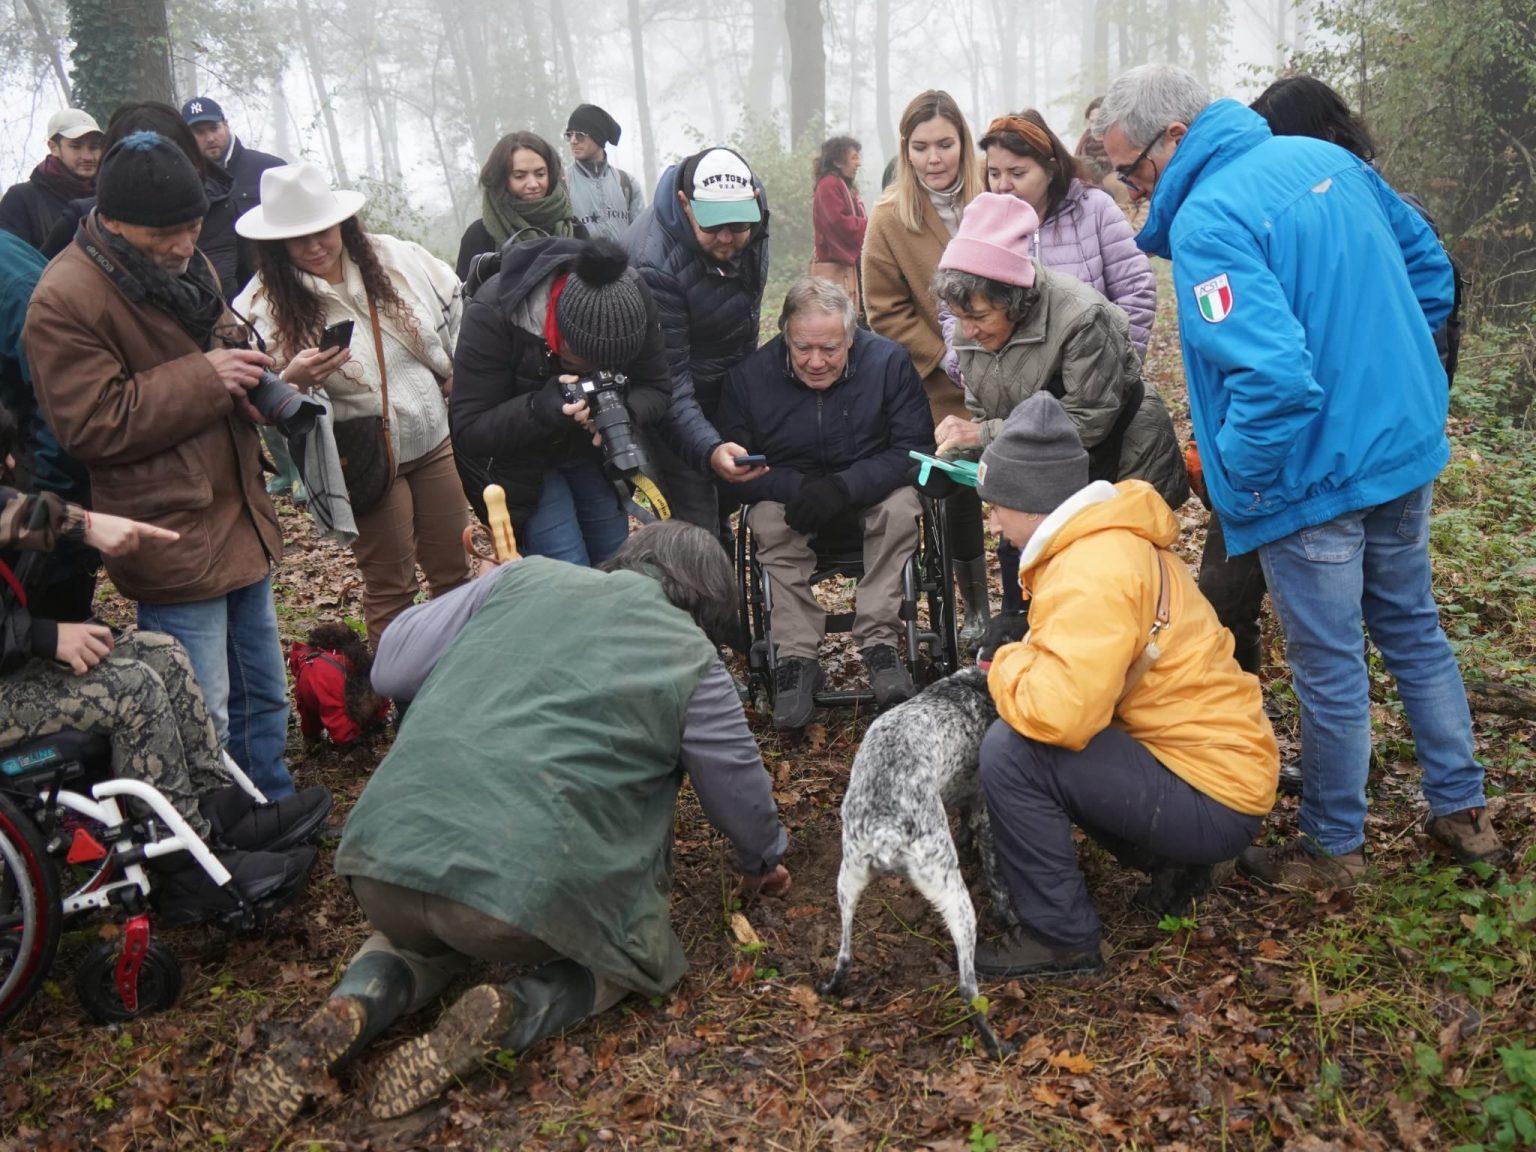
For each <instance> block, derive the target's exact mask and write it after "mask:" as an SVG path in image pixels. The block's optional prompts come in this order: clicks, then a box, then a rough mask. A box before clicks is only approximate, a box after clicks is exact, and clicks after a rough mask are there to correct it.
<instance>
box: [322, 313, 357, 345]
mask: <svg viewBox="0 0 1536 1152" xmlns="http://www.w3.org/2000/svg"><path fill="white" fill-rule="evenodd" d="M351 343H352V321H351V320H339V321H337V322H336V323H335V324H332V325H331V326H330V327H329V328H327V329H326V330H325V331H324V332H322V333H320V351H322V352H334V351H335V350H336V349H338V348H346V347H348V346H349V345H350V344H351Z"/></svg>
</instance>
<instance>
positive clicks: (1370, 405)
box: [1137, 100, 1455, 556]
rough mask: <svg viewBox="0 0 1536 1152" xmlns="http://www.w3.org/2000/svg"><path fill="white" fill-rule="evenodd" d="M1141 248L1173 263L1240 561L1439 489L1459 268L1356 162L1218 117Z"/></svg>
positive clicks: (1185, 149)
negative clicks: (1441, 346) (1449, 321)
mask: <svg viewBox="0 0 1536 1152" xmlns="http://www.w3.org/2000/svg"><path fill="white" fill-rule="evenodd" d="M1137 243H1138V244H1139V245H1140V246H1141V248H1142V249H1143V250H1144V251H1145V252H1147V253H1149V254H1151V255H1154V256H1162V257H1165V258H1171V259H1172V260H1173V282H1174V290H1175V299H1177V300H1178V304H1179V335H1180V337H1181V339H1182V341H1183V346H1184V372H1185V375H1186V378H1187V380H1188V386H1189V402H1190V409H1191V412H1192V415H1193V419H1194V426H1195V436H1196V439H1197V441H1198V442H1199V445H1200V457H1201V462H1202V465H1203V467H1204V471H1205V482H1206V486H1207V488H1208V489H1209V491H1210V496H1211V501H1212V503H1213V504H1214V505H1215V506H1216V511H1217V513H1218V514H1219V515H1220V516H1221V523H1222V527H1223V529H1225V531H1226V536H1227V551H1228V552H1229V553H1230V554H1231V555H1233V556H1236V555H1240V554H1242V553H1244V552H1251V551H1253V550H1254V549H1255V548H1258V547H1259V546H1261V545H1263V544H1268V543H1270V542H1272V541H1275V540H1279V539H1280V538H1282V537H1284V536H1289V535H1290V534H1292V533H1293V532H1298V531H1300V530H1301V529H1303V528H1309V527H1312V526H1314V525H1317V524H1323V523H1326V522H1327V521H1329V520H1332V519H1334V518H1335V517H1338V516H1341V515H1343V514H1344V513H1346V512H1350V511H1354V510H1357V509H1360V508H1369V507H1372V506H1374V505H1377V504H1382V503H1385V502H1387V501H1389V500H1394V499H1396V498H1397V497H1399V496H1402V495H1403V494H1404V493H1406V492H1410V491H1412V490H1413V489H1415V488H1418V487H1420V486H1421V485H1423V484H1426V483H1428V482H1429V481H1430V480H1432V479H1434V477H1435V476H1436V475H1437V474H1438V473H1439V471H1440V469H1441V468H1443V467H1444V466H1445V463H1446V461H1447V460H1448V459H1449V458H1450V446H1449V444H1448V443H1447V441H1446V438H1445V416H1446V406H1447V392H1446V387H1445V370H1444V369H1443V368H1442V367H1441V364H1440V361H1439V359H1438V358H1437V356H1436V354H1435V344H1434V340H1433V339H1432V337H1431V335H1430V334H1431V333H1432V332H1433V331H1434V330H1435V329H1436V328H1438V327H1439V326H1440V324H1441V322H1442V321H1444V320H1445V318H1446V317H1447V316H1448V315H1449V314H1450V310H1451V304H1452V301H1453V297H1454V291H1455V289H1454V284H1453V281H1452V273H1451V262H1450V260H1449V259H1448V258H1447V256H1446V255H1445V252H1444V250H1443V249H1442V248H1441V247H1440V242H1439V241H1438V240H1436V239H1435V235H1434V233H1433V232H1432V231H1431V230H1430V228H1429V226H1428V225H1427V224H1425V223H1424V221H1423V220H1422V219H1421V218H1420V217H1419V215H1418V213H1416V212H1414V211H1413V209H1411V208H1409V207H1408V206H1407V205H1406V204H1404V203H1403V202H1402V200H1401V199H1400V198H1399V197H1398V195H1397V193H1395V192H1394V191H1392V189H1391V188H1390V187H1388V185H1387V184H1386V182H1385V181H1384V180H1382V179H1381V177H1380V176H1378V175H1376V173H1375V172H1373V171H1371V169H1370V167H1369V166H1367V165H1366V164H1364V163H1362V162H1361V161H1360V160H1358V159H1356V158H1355V157H1354V156H1352V155H1350V154H1349V153H1348V152H1346V151H1344V149H1342V148H1339V147H1337V146H1336V145H1333V144H1328V143H1325V142H1323V141H1321V140H1313V139H1310V138H1308V137H1302V136H1284V137H1276V136H1273V135H1271V133H1270V130H1269V127H1268V125H1266V124H1265V123H1264V120H1263V118H1262V117H1260V116H1259V115H1258V114H1257V113H1255V112H1252V111H1250V110H1249V109H1247V108H1245V107H1243V106H1242V105H1241V104H1239V103H1237V102H1236V101H1234V100H1218V101H1216V102H1215V103H1214V104H1211V105H1210V106H1209V107H1208V108H1206V109H1205V111H1203V112H1202V113H1200V115H1199V116H1198V117H1196V118H1195V122H1194V123H1193V124H1192V125H1190V129H1189V134H1188V135H1187V136H1185V138H1184V139H1183V141H1182V142H1181V143H1180V144H1179V146H1178V148H1177V149H1176V150H1175V151H1174V153H1173V156H1172V158H1171V159H1170V160H1169V161H1168V166H1167V169H1166V170H1165V171H1164V173H1163V175H1162V178H1161V179H1160V180H1159V181H1158V183H1157V187H1156V189H1155V190H1154V192H1153V195H1152V204H1151V210H1150V212H1149V213H1148V216H1147V222H1146V225H1145V227H1143V228H1142V230H1141V233H1140V235H1139V236H1138V237H1137Z"/></svg>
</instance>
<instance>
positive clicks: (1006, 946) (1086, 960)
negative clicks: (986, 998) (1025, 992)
mask: <svg viewBox="0 0 1536 1152" xmlns="http://www.w3.org/2000/svg"><path fill="white" fill-rule="evenodd" d="M1103 968H1104V957H1102V956H1101V955H1099V950H1098V948H1097V946H1095V947H1091V948H1055V947H1052V946H1051V945H1049V944H1042V943H1041V942H1040V941H1038V940H1036V939H1035V938H1034V937H1033V936H1028V935H1026V934H1025V933H1023V932H1013V933H1010V934H1009V935H1007V936H1005V937H1003V938H1002V939H1001V940H999V941H998V942H997V943H996V944H978V945H976V971H977V973H978V974H979V975H982V976H988V977H991V978H993V979H996V980H1013V979H1016V978H1018V977H1020V976H1056V975H1063V974H1065V973H1069V972H1100V971H1102V970H1103Z"/></svg>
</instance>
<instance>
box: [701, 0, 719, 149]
mask: <svg viewBox="0 0 1536 1152" xmlns="http://www.w3.org/2000/svg"><path fill="white" fill-rule="evenodd" d="M715 45H716V40H715V21H714V18H713V17H712V16H711V15H710V8H709V5H707V4H705V5H702V6H701V7H700V8H699V59H700V60H702V61H703V63H704V88H705V90H706V91H707V92H708V93H709V138H710V139H711V140H724V139H725V102H724V101H723V100H722V99H721V98H720V85H719V84H717V83H716V82H715V76H716V74H717V72H718V65H719V59H718V56H717V54H716V52H715Z"/></svg>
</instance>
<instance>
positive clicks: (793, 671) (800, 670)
mask: <svg viewBox="0 0 1536 1152" xmlns="http://www.w3.org/2000/svg"><path fill="white" fill-rule="evenodd" d="M820 685H821V665H820V664H818V663H817V662H816V661H815V660H812V659H811V658H810V657H808V656H781V657H780V658H779V666H778V667H777V668H775V669H774V672H773V726H774V727H775V728H783V729H786V730H793V729H797V728H804V727H805V726H806V725H807V724H808V723H810V720H811V713H812V712H814V711H815V710H816V689H817V688H818V687H819V686H820Z"/></svg>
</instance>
